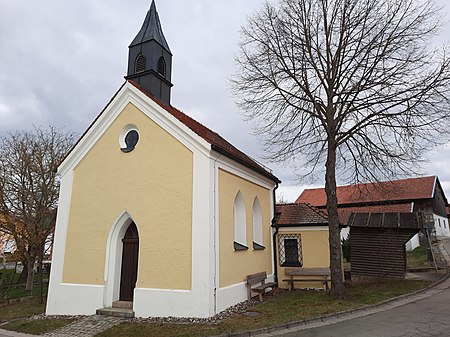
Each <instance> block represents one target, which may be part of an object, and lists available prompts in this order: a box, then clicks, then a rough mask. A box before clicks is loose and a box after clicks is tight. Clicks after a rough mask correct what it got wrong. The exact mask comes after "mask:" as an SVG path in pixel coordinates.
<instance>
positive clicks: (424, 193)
mask: <svg viewBox="0 0 450 337" xmlns="http://www.w3.org/2000/svg"><path fill="white" fill-rule="evenodd" d="M337 197H338V208H339V209H338V211H339V220H340V222H341V223H342V224H346V223H347V220H348V218H349V216H350V214H351V213H393V212H401V213H408V212H409V213H413V212H422V213H424V214H425V215H427V216H428V218H429V219H430V220H431V219H432V221H433V225H431V227H432V234H433V235H435V236H450V229H449V220H448V217H447V212H446V205H447V198H446V197H445V194H444V191H443V189H442V186H441V184H440V182H439V179H438V177H437V176H429V177H419V178H411V179H402V180H395V181H389V182H378V183H368V184H355V185H347V186H339V187H338V188H337ZM296 202H297V203H305V202H306V203H309V204H311V205H313V206H315V207H317V208H319V209H321V210H323V211H326V195H325V189H324V188H316V189H306V190H304V191H303V192H302V194H301V195H300V196H299V197H298V198H297V201H296ZM418 245H419V238H418V236H415V237H414V238H412V239H411V241H409V242H408V244H407V249H408V250H411V249H414V248H415V247H417V246H418Z"/></svg>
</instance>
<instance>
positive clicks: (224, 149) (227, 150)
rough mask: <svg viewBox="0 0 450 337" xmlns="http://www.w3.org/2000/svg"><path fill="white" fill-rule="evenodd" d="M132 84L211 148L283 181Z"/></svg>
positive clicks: (215, 135)
mask: <svg viewBox="0 0 450 337" xmlns="http://www.w3.org/2000/svg"><path fill="white" fill-rule="evenodd" d="M128 82H129V83H130V84H132V85H133V86H135V87H136V88H137V89H139V90H140V91H141V92H142V93H143V94H145V95H146V96H147V97H149V98H150V99H152V100H153V101H154V102H155V103H157V104H158V105H159V106H160V107H161V108H163V109H164V110H166V111H167V112H168V113H170V114H171V115H172V116H174V117H175V118H176V119H178V120H179V121H180V122H181V123H183V124H184V125H186V126H187V127H188V128H189V129H191V130H192V131H194V132H195V133H196V134H197V135H198V136H200V137H201V138H203V139H204V140H206V141H207V142H208V143H209V144H211V148H212V149H213V150H215V151H217V152H219V153H222V154H223V155H225V156H227V157H229V158H231V159H233V160H234V161H237V162H239V163H240V164H242V165H244V166H247V167H249V168H251V169H253V170H254V171H256V172H258V173H260V174H262V175H263V176H265V177H267V178H269V179H271V180H273V181H275V182H277V183H280V182H281V181H280V180H279V179H278V178H277V177H275V176H274V175H273V174H272V173H271V172H270V171H268V170H267V169H266V168H264V167H263V166H262V165H261V164H259V163H257V162H256V161H255V160H253V159H252V158H250V157H249V156H248V155H246V154H245V153H244V152H242V151H240V150H239V149H238V148H236V147H235V146H233V145H232V144H231V143H229V142H228V141H226V140H225V139H224V138H222V137H221V136H220V135H219V134H218V133H217V132H214V131H212V130H211V129H209V128H207V127H206V126H204V125H203V124H201V123H199V122H197V121H196V120H195V119H193V118H191V117H189V116H188V115H186V114H185V113H183V112H181V111H180V110H177V109H175V108H174V107H172V106H169V105H167V104H165V103H163V102H161V101H160V100H158V99H157V98H155V97H154V96H153V95H151V94H149V93H148V92H146V91H145V90H144V89H143V88H142V87H141V86H140V85H138V84H136V83H135V82H133V81H128Z"/></svg>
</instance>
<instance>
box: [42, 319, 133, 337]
mask: <svg viewBox="0 0 450 337" xmlns="http://www.w3.org/2000/svg"><path fill="white" fill-rule="evenodd" d="M125 321H126V320H125V319H123V318H117V317H107V316H100V315H93V316H88V317H85V318H82V319H80V320H78V321H76V322H73V323H71V324H69V325H66V326H65V327H62V328H60V329H58V330H54V331H52V332H48V333H46V334H44V335H43V336H46V337H92V336H95V335H96V334H97V333H100V332H102V331H105V330H108V329H109V328H112V327H113V326H115V325H118V324H120V323H122V322H125Z"/></svg>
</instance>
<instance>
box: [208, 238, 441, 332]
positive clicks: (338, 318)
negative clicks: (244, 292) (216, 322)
mask: <svg viewBox="0 0 450 337" xmlns="http://www.w3.org/2000/svg"><path fill="white" fill-rule="evenodd" d="M445 242H447V241H440V242H439V243H438V248H439V251H440V253H441V255H443V257H444V260H445V261H446V262H447V264H448V265H449V266H450V256H449V253H448V252H447V251H446V250H445V248H444V247H443V246H444V244H445ZM449 278H450V270H449V268H448V267H447V268H446V273H445V274H444V275H443V276H442V277H441V278H440V279H439V280H438V281H436V282H434V283H432V284H431V285H429V286H428V287H425V288H423V289H420V290H417V291H414V292H412V293H409V294H405V295H401V296H397V297H394V298H391V299H389V300H386V301H383V302H380V303H376V304H373V305H366V306H363V307H360V308H357V309H349V310H345V311H340V312H338V313H335V314H330V315H325V316H319V317H313V318H308V319H304V320H300V321H294V322H289V323H285V324H280V325H275V326H272V327H268V328H261V329H255V330H249V331H245V332H238V333H230V334H222V335H214V336H209V337H252V336H260V337H266V336H267V337H269V336H276V335H280V334H284V333H287V332H293V331H298V330H305V329H310V328H314V327H317V326H322V325H330V324H333V323H337V322H342V321H347V320H350V319H353V318H357V317H363V316H369V315H372V314H374V313H376V312H380V311H383V310H387V309H391V308H394V307H396V306H402V305H405V304H407V303H413V302H415V301H417V300H419V299H421V298H414V297H416V296H417V295H421V294H425V293H426V292H427V291H430V290H433V289H434V288H435V287H437V286H438V285H440V284H442V283H444V282H445V281H447V280H448V279H449ZM439 291H441V290H439ZM431 295H433V294H430V295H429V296H431ZM427 297H428V296H427ZM405 300H406V301H405ZM402 301H405V303H402ZM396 304H397V305H396ZM333 320H334V321H333ZM330 321H333V322H330Z"/></svg>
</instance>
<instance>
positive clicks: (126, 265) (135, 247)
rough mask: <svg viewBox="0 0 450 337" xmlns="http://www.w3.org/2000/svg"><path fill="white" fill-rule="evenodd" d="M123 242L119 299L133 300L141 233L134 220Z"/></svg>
mask: <svg viewBox="0 0 450 337" xmlns="http://www.w3.org/2000/svg"><path fill="white" fill-rule="evenodd" d="M122 243H123V250H122V270H121V272H120V297H119V299H120V300H121V301H133V292H134V288H135V286H136V281H137V270H138V258H139V233H138V231H137V228H136V224H135V223H134V222H132V223H131V224H130V226H128V229H127V231H126V233H125V237H124V238H123V239H122Z"/></svg>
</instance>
